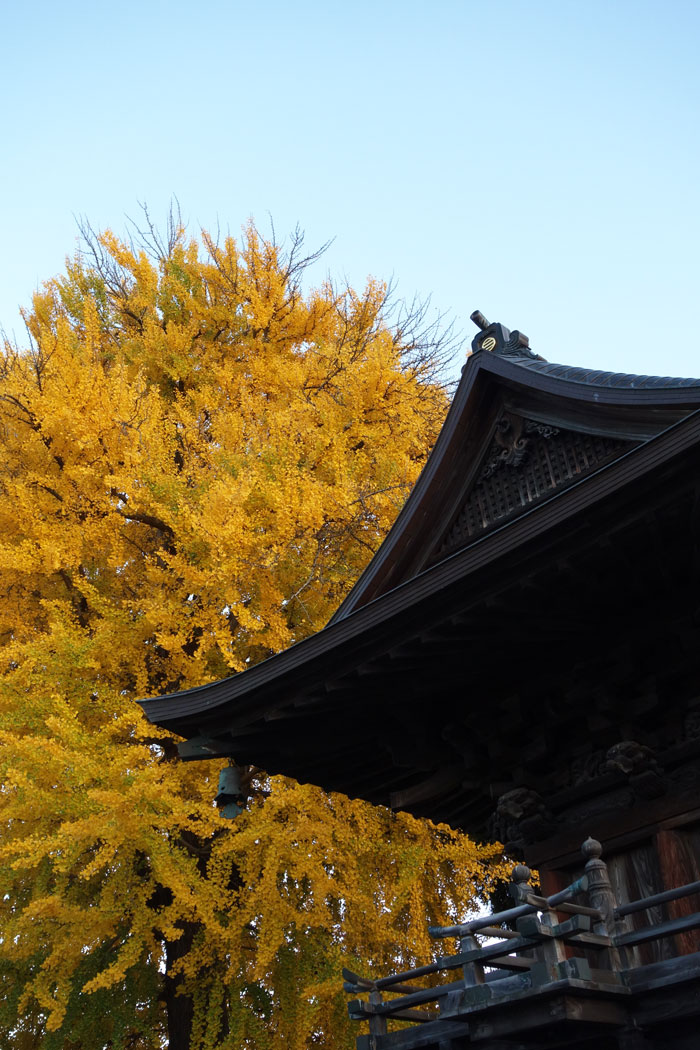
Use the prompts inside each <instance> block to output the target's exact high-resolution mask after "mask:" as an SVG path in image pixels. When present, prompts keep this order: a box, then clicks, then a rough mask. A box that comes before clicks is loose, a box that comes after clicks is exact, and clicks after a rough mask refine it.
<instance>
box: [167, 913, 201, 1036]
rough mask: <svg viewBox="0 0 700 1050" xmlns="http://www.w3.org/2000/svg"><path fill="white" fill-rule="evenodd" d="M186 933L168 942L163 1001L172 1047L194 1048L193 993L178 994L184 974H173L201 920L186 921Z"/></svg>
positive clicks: (184, 930) (189, 945)
mask: <svg viewBox="0 0 700 1050" xmlns="http://www.w3.org/2000/svg"><path fill="white" fill-rule="evenodd" d="M182 928H183V934H182V937H180V938H179V940H177V941H168V940H166V942H165V981H164V986H163V1001H164V1003H165V1011H166V1016H167V1025H168V1050H190V1042H191V1039H192V1020H193V1016H194V1004H193V1001H192V996H191V995H182V994H178V992H179V990H180V988H181V987H182V984H183V979H182V975H181V974H179V973H175V974H173V967H174V965H175V964H176V963H177V962H178V960H180V959H181V958H182V957H183V956H184V955H187V952H188V951H189V950H190V948H191V947H192V944H193V941H194V937H195V934H196V932H197V929H198V926H197V923H194V922H187V923H182Z"/></svg>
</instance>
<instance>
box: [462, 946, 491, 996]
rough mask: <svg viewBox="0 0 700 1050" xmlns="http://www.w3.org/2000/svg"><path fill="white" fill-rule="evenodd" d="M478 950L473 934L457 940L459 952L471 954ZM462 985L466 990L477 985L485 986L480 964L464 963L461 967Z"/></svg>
mask: <svg viewBox="0 0 700 1050" xmlns="http://www.w3.org/2000/svg"><path fill="white" fill-rule="evenodd" d="M478 948H479V942H478V941H477V939H476V937H475V936H474V934H473V933H467V934H465V935H464V936H463V937H460V939H459V950H460V952H471V951H474V950H476V949H478ZM462 974H463V976H464V984H465V987H467V988H475V987H476V986H477V985H479V984H485V983H486V978H485V976H484V967H483V966H482V964H481V963H480V962H476V961H474V962H470V963H465V964H464V966H463V967H462Z"/></svg>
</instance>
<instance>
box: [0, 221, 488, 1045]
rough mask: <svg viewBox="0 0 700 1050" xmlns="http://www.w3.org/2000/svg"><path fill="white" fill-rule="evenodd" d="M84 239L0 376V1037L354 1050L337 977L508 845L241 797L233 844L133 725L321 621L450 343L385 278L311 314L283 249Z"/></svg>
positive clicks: (413, 459) (416, 932)
mask: <svg viewBox="0 0 700 1050" xmlns="http://www.w3.org/2000/svg"><path fill="white" fill-rule="evenodd" d="M84 233H85V241H84V244H83V247H82V250H81V251H80V252H79V254H78V255H77V256H76V257H75V258H73V259H71V260H69V261H68V262H67V264H66V269H65V272H64V273H63V274H62V275H61V276H59V277H57V278H56V279H54V280H52V281H49V282H48V283H47V284H46V285H45V286H44V287H43V289H42V291H41V292H39V293H37V294H36V295H35V296H34V299H33V303H32V307H31V309H29V310H28V311H27V312H26V314H25V321H26V327H27V332H28V336H27V340H26V345H22V346H17V345H14V344H11V343H10V342H9V341H7V340H6V341H5V344H4V351H3V355H2V360H1V362H0V368H1V373H0V596H1V598H2V601H0V761H1V765H2V787H1V788H0V867H1V869H2V887H3V888H2V899H1V901H0V1041H1V1042H2V1044H3V1045H8V1046H9V1045H12V1046H13V1047H16V1048H17V1050H29V1048H35V1047H41V1048H42V1050H88V1048H89V1050H96V1048H99V1047H105V1048H107V1047H109V1048H110V1050H122V1048H123V1050H126V1048H127V1047H129V1048H132V1050H155V1048H158V1047H162V1046H165V1045H169V1046H170V1048H171V1050H179V1048H191V1050H208V1048H213V1047H217V1048H227V1047H230V1048H239V1047H250V1048H255V1050H265V1048H268V1047H273V1046H274V1047H279V1046H285V1047H288V1048H289V1050H306V1048H310V1047H319V1048H322V1047H329V1048H330V1047H334V1048H337V1047H344V1046H347V1047H348V1048H349V1047H351V1046H352V1045H353V1043H354V1036H355V1034H356V1033H355V1032H353V1031H352V1030H351V1028H350V1027H349V1023H348V1021H347V1019H346V1016H345V1008H344V1004H343V998H342V992H341V989H340V981H339V974H340V969H341V967H342V965H344V964H349V965H350V966H352V967H357V966H359V965H362V966H363V967H364V968H365V969H366V968H367V967H376V968H378V969H382V968H386V967H390V966H392V965H395V964H398V963H401V964H403V963H406V962H410V961H412V960H414V959H417V958H421V959H425V958H428V957H429V956H430V953H431V946H430V944H429V943H428V942H427V940H426V925H427V922H428V921H434V922H442V921H447V920H448V919H449V918H450V917H452V916H453V915H454V914H455V913H456V912H457V911H458V910H459V909H462V908H464V907H465V906H466V904H467V903H468V901H469V900H470V899H472V898H473V897H474V895H475V894H479V893H483V892H484V891H485V890H487V889H488V886H489V885H490V884H491V881H492V880H493V879H494V878H495V877H496V876H498V874H499V872H500V868H499V856H500V855H499V852H498V847H494V846H491V847H482V846H476V845H475V844H474V843H472V842H471V841H470V840H469V839H467V838H466V837H465V836H464V835H461V834H458V833H456V832H454V831H452V830H451V829H449V828H446V827H435V826H433V825H431V824H429V823H426V822H419V821H416V820H414V819H413V818H411V817H409V816H408V815H406V814H391V813H389V812H388V811H385V810H382V809H375V808H372V807H370V806H369V805H367V804H366V803H363V802H357V801H349V800H348V799H345V798H343V797H340V796H327V795H325V794H324V793H323V792H322V791H320V790H319V789H316V788H312V787H309V786H299V785H297V784H294V783H292V782H289V781H285V780H283V779H281V778H268V777H266V776H265V774H264V773H263V772H261V771H255V770H252V771H250V772H249V777H248V779H249V782H250V789H249V793H248V794H249V800H248V804H247V805H246V807H245V809H244V811H243V812H242V813H241V814H240V815H239V816H238V817H237V818H236V819H235V820H233V821H231V820H226V819H224V818H223V816H222V815H221V814H220V813H219V812H218V811H217V810H216V808H215V807H214V806H213V804H212V799H213V796H214V794H215V793H216V780H217V777H218V772H219V768H220V765H219V764H217V763H215V762H214V763H193V764H181V763H179V762H178V761H177V759H176V757H175V755H176V749H175V740H174V738H169V737H168V736H167V734H161V733H158V732H157V731H155V732H154V729H153V727H152V726H149V725H148V724H146V722H145V719H144V718H143V717H142V715H141V713H140V708H139V707H138V705H137V704H136V703H135V702H134V701H135V699H136V698H138V697H140V696H146V695H154V694H156V693H158V692H170V691H173V690H177V689H184V688H187V687H189V686H193V685H199V684H202V683H204V682H206V681H210V680H213V679H216V678H220V677H223V676H225V675H227V674H231V673H236V672H241V671H244V670H245V668H246V667H248V666H250V665H251V664H253V663H255V662H257V661H259V660H260V659H262V658H264V657H265V656H268V655H269V654H271V653H274V652H277V651H279V650H280V649H283V648H285V647H286V646H288V645H290V644H291V643H293V642H294V641H297V640H298V639H301V638H303V637H304V636H306V635H308V634H309V633H311V632H313V631H314V630H316V629H318V628H319V627H321V626H322V625H323V624H324V622H325V621H326V620H327V619H328V617H329V615H330V614H331V612H332V611H333V610H334V608H335V607H336V606H337V604H338V603H339V601H340V600H341V599H342V598H343V596H344V595H345V594H346V593H347V591H348V589H349V588H350V586H351V585H352V583H353V582H354V580H355V579H356V578H357V576H358V574H359V573H360V571H361V570H362V568H363V567H364V565H365V564H366V563H367V561H368V559H369V558H370V557H371V555H372V553H373V552H374V551H375V550H376V549H377V547H378V545H379V543H380V542H381V540H382V538H383V536H384V535H385V534H386V532H387V529H388V528H389V527H390V525H391V523H392V521H393V519H394V517H395V515H396V513H397V511H398V509H399V508H400V506H401V504H402V502H403V501H404V499H405V497H406V495H407V493H408V492H409V490H410V488H411V485H412V484H413V482H414V481H415V479H416V477H417V475H418V473H419V471H420V469H421V467H422V465H423V463H424V461H425V458H426V455H427V452H428V450H429V448H430V446H431V444H432V442H433V441H434V439H435V437H436V434H437V432H438V429H439V427H440V424H441V421H442V419H443V416H444V412H445V408H446V392H445V387H444V384H443V383H442V382H441V380H440V371H439V369H440V365H441V359H442V354H443V351H444V349H445V346H444V343H443V342H441V340H440V339H439V338H437V337H436V334H435V332H434V331H430V330H429V331H427V333H426V332H425V331H424V330H423V329H422V327H421V322H422V320H423V319H424V316H425V315H424V313H423V312H422V311H421V310H418V311H416V310H409V311H407V312H404V313H403V314H401V313H399V314H398V315H394V316H393V317H392V316H391V314H390V313H389V310H388V301H387V289H386V287H385V285H384V284H382V283H381V282H379V281H376V280H369V281H368V282H367V285H366V287H365V289H364V290H363V291H362V292H361V293H358V292H356V291H354V290H353V289H351V288H348V287H343V288H337V287H335V286H334V285H333V284H332V283H331V282H330V281H325V282H323V283H321V284H320V286H319V287H317V288H314V289H306V288H305V286H304V283H303V282H304V279H305V273H306V271H307V270H308V268H309V266H310V265H311V264H312V263H313V262H315V260H316V258H317V256H316V255H315V254H312V255H305V254H304V252H303V249H302V243H303V242H302V238H301V237H300V236H299V235H295V236H294V237H293V238H292V239H291V242H290V243H289V245H288V246H287V247H286V248H284V246H280V245H279V244H277V243H276V242H275V241H274V239H266V238H265V237H263V236H261V235H260V234H259V232H258V231H257V230H256V228H255V226H254V225H252V224H250V225H248V227H247V228H246V229H245V230H244V232H243V235H242V237H241V238H239V239H238V240H236V239H233V238H231V237H229V238H226V239H225V240H224V241H223V242H218V241H216V240H214V239H213V238H212V237H210V236H209V235H208V234H207V233H202V235H201V239H200V241H199V242H198V241H196V240H194V239H189V238H188V237H187V236H186V233H185V231H184V230H183V229H182V227H181V226H180V224H179V223H178V222H177V221H173V222H171V223H170V225H169V228H168V234H167V236H166V237H165V239H163V240H161V239H160V238H159V237H158V235H157V233H156V232H155V230H154V229H153V228H152V227H151V226H149V227H148V228H147V230H146V231H145V232H144V233H143V234H142V235H140V236H138V237H136V238H132V239H129V240H123V239H120V238H118V237H117V236H115V235H114V234H112V233H110V232H106V233H103V234H100V235H97V234H95V233H93V232H92V231H91V230H89V229H86V230H85V231H84ZM360 960H361V963H360Z"/></svg>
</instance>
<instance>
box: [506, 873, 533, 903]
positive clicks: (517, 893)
mask: <svg viewBox="0 0 700 1050" xmlns="http://www.w3.org/2000/svg"><path fill="white" fill-rule="evenodd" d="M531 875H532V872H531V871H530V869H529V868H528V866H527V864H516V865H515V867H514V868H513V872H512V882H511V884H510V886H509V887H508V892H509V893H510V895H511V897H512V898H513V900H516V901H520V902H521V903H522V902H523V901H525V900H527V897H528V894H530V893H532V886H531V885H530V876H531Z"/></svg>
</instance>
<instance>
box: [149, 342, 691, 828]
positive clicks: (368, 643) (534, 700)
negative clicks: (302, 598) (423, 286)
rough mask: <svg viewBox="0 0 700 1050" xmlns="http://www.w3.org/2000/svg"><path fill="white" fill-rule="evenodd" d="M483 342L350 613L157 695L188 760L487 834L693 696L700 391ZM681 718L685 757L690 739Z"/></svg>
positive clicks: (671, 738)
mask: <svg viewBox="0 0 700 1050" xmlns="http://www.w3.org/2000/svg"><path fill="white" fill-rule="evenodd" d="M489 338H491V339H492V340H493V343H489V342H488V340H489ZM485 342H486V343H487V347H489V346H491V347H492V348H491V349H488V348H484V347H483V344H484V343H485ZM473 345H474V353H473V354H472V355H471V357H470V358H469V359H468V361H467V364H466V366H465V368H464V370H463V376H462V380H461V382H460V385H459V387H458V389H457V392H456V395H455V398H454V401H453V404H452V407H451V410H450V412H449V415H448V418H447V421H446V423H445V426H444V428H443V430H442V433H441V434H440V437H439V439H438V442H437V444H436V447H435V449H434V451H433V453H432V455H431V457H430V459H429V461H428V464H427V465H426V468H425V470H424V471H423V474H422V475H421V477H420V479H419V481H418V483H417V484H416V486H415V489H414V491H413V493H412V495H411V497H410V499H409V500H408V502H407V504H406V506H405V507H404V509H403V511H402V512H401V514H400V516H399V518H398V519H397V522H396V524H395V526H394V528H393V529H392V531H391V533H390V535H389V536H388V538H387V540H386V541H385V543H384V544H383V546H382V547H381V549H380V551H379V552H378V554H377V555H376V556H375V558H374V559H373V561H372V562H371V564H370V566H369V567H368V569H367V570H366V572H365V573H364V574H363V576H362V577H361V579H360V580H359V582H358V583H357V585H356V586H355V588H354V589H353V591H352V592H351V593H350V595H349V596H348V598H347V600H346V601H345V602H344V603H343V605H342V606H341V608H340V609H339V610H338V612H337V614H336V615H335V616H334V617H333V619H332V620H331V622H330V624H329V625H328V626H327V627H326V628H325V629H324V630H322V631H320V632H318V634H316V635H314V636H313V637H311V638H309V639H307V640H305V641H303V642H300V643H299V644H297V645H295V646H293V647H292V648H290V649H289V650H287V651H286V652H283V653H280V654H279V655H277V656H275V657H272V658H271V659H269V660H266V661H265V662H263V663H261V664H259V665H258V666H256V667H254V668H252V669H250V670H249V671H246V672H244V673H242V674H239V675H236V676H234V677H232V678H228V679H226V680H224V681H222V682H215V683H211V684H209V685H205V686H202V687H200V688H197V689H190V690H187V691H185V692H182V693H178V694H174V695H172V696H167V697H160V698H154V699H150V700H145V701H142V706H143V708H144V710H145V712H146V714H147V716H148V718H149V719H150V720H151V721H152V722H155V723H156V724H159V725H161V726H164V727H166V728H168V729H171V730H173V731H174V732H176V733H179V734H180V735H182V736H184V737H186V738H188V740H187V741H186V742H185V743H184V744H182V745H181V753H182V755H183V757H185V758H206V757H212V756H216V755H231V756H233V757H234V758H235V759H236V761H237V762H240V763H254V764H256V765H259V766H261V767H263V768H265V769H267V770H268V771H269V772H271V773H277V772H280V773H285V774H287V775H290V776H293V777H296V778H297V779H299V780H302V781H310V782H313V783H318V784H320V785H322V786H323V787H325V788H327V789H329V790H340V791H344V792H345V793H347V794H350V795H352V796H361V797H365V798H368V799H369V800H371V801H373V802H380V803H385V804H392V805H394V806H396V807H400V808H404V809H409V810H411V811H413V812H415V813H417V814H419V815H428V816H431V817H432V818H433V819H441V820H446V821H448V822H450V823H452V824H454V825H457V826H463V827H467V828H469V829H470V830H472V831H483V830H484V828H485V823H486V821H487V819H488V818H489V816H490V814H491V812H492V810H493V799H494V798H497V797H498V796H499V795H502V794H503V792H504V791H506V792H507V791H508V790H510V789H512V788H517V787H519V786H520V785H528V787H530V788H534V789H535V790H536V791H539V792H542V793H546V794H547V796H548V797H554V796H556V795H557V793H559V795H560V796H561V795H562V793H563V794H564V795H566V797H567V799H568V802H567V804H568V805H570V806H571V804H572V802H571V800H572V798H573V801H574V803H575V802H576V798H578V797H579V796H580V797H581V799H582V800H583V801H582V802H581V804H583V803H584V802H585V798H586V791H587V788H586V780H585V777H584V778H583V780H582V781H581V783H574V780H573V779H572V773H571V769H572V768H573V767H575V764H576V762H577V761H578V760H579V759H580V760H581V761H582V762H584V764H585V760H586V756H590V755H591V754H593V753H594V752H595V750H596V749H600V748H603V749H605V748H606V747H610V746H612V745H613V744H615V743H617V741H619V740H621V739H628V738H630V736H631V738H632V739H634V740H637V741H641V742H642V743H646V742H647V741H649V740H650V739H651V737H652V736H653V737H654V742H655V743H656V739H657V737H658V736H659V722H660V721H661V722H664V719H663V718H662V719H661V720H660V719H659V712H663V711H666V712H668V711H669V710H670V708H671V707H672V706H673V705H674V704H678V703H680V702H681V700H680V699H679V698H684V699H683V702H686V701H688V702H690V701H689V698H692V697H693V696H695V695H696V692H697V683H698V681H700V678H699V677H698V676H699V674H700V625H699V624H698V623H696V619H697V617H696V612H695V610H696V595H697V584H698V580H697V573H698V566H699V565H700V554H699V551H698V543H697V535H698V530H697V520H698V506H699V505H700V499H699V498H698V481H697V479H698V478H700V381H698V380H675V379H657V378H650V377H634V376H613V375H611V374H610V373H601V372H587V371H585V370H582V369H570V368H566V367H564V366H552V365H548V364H547V363H546V362H543V361H542V360H541V359H538V358H537V357H535V356H534V355H533V354H532V353H531V352H530V351H529V349H528V347H527V346H526V345H525V343H524V340H523V337H521V336H520V335H519V333H517V332H516V333H513V334H512V335H511V333H510V332H508V330H507V329H504V328H503V327H502V326H500V325H489V326H487V327H486V328H485V329H484V330H483V331H482V332H481V333H480V334H479V335H478V336H477V338H476V340H475V341H474V344H473ZM672 723H673V720H672V719H669V718H666V719H665V722H664V725H665V728H664V730H663V732H665V733H666V736H667V738H668V739H666V740H665V742H664V746H665V747H666V748H667V750H668V753H669V754H671V753H672V752H673V749H674V748H676V749H678V747H681V749H682V747H684V746H686V747H687V744H686V743H685V742H684V738H683V734H682V732H681V731H678V732H676V728H675V727H674V725H675V724H672ZM674 734H675V735H674ZM674 753H675V752H674ZM567 778H568V779H567ZM574 779H575V778H574ZM567 792H568V795H567ZM577 792H578V795H577V794H576V793H577ZM562 797H563V796H562ZM574 809H575V805H574Z"/></svg>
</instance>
